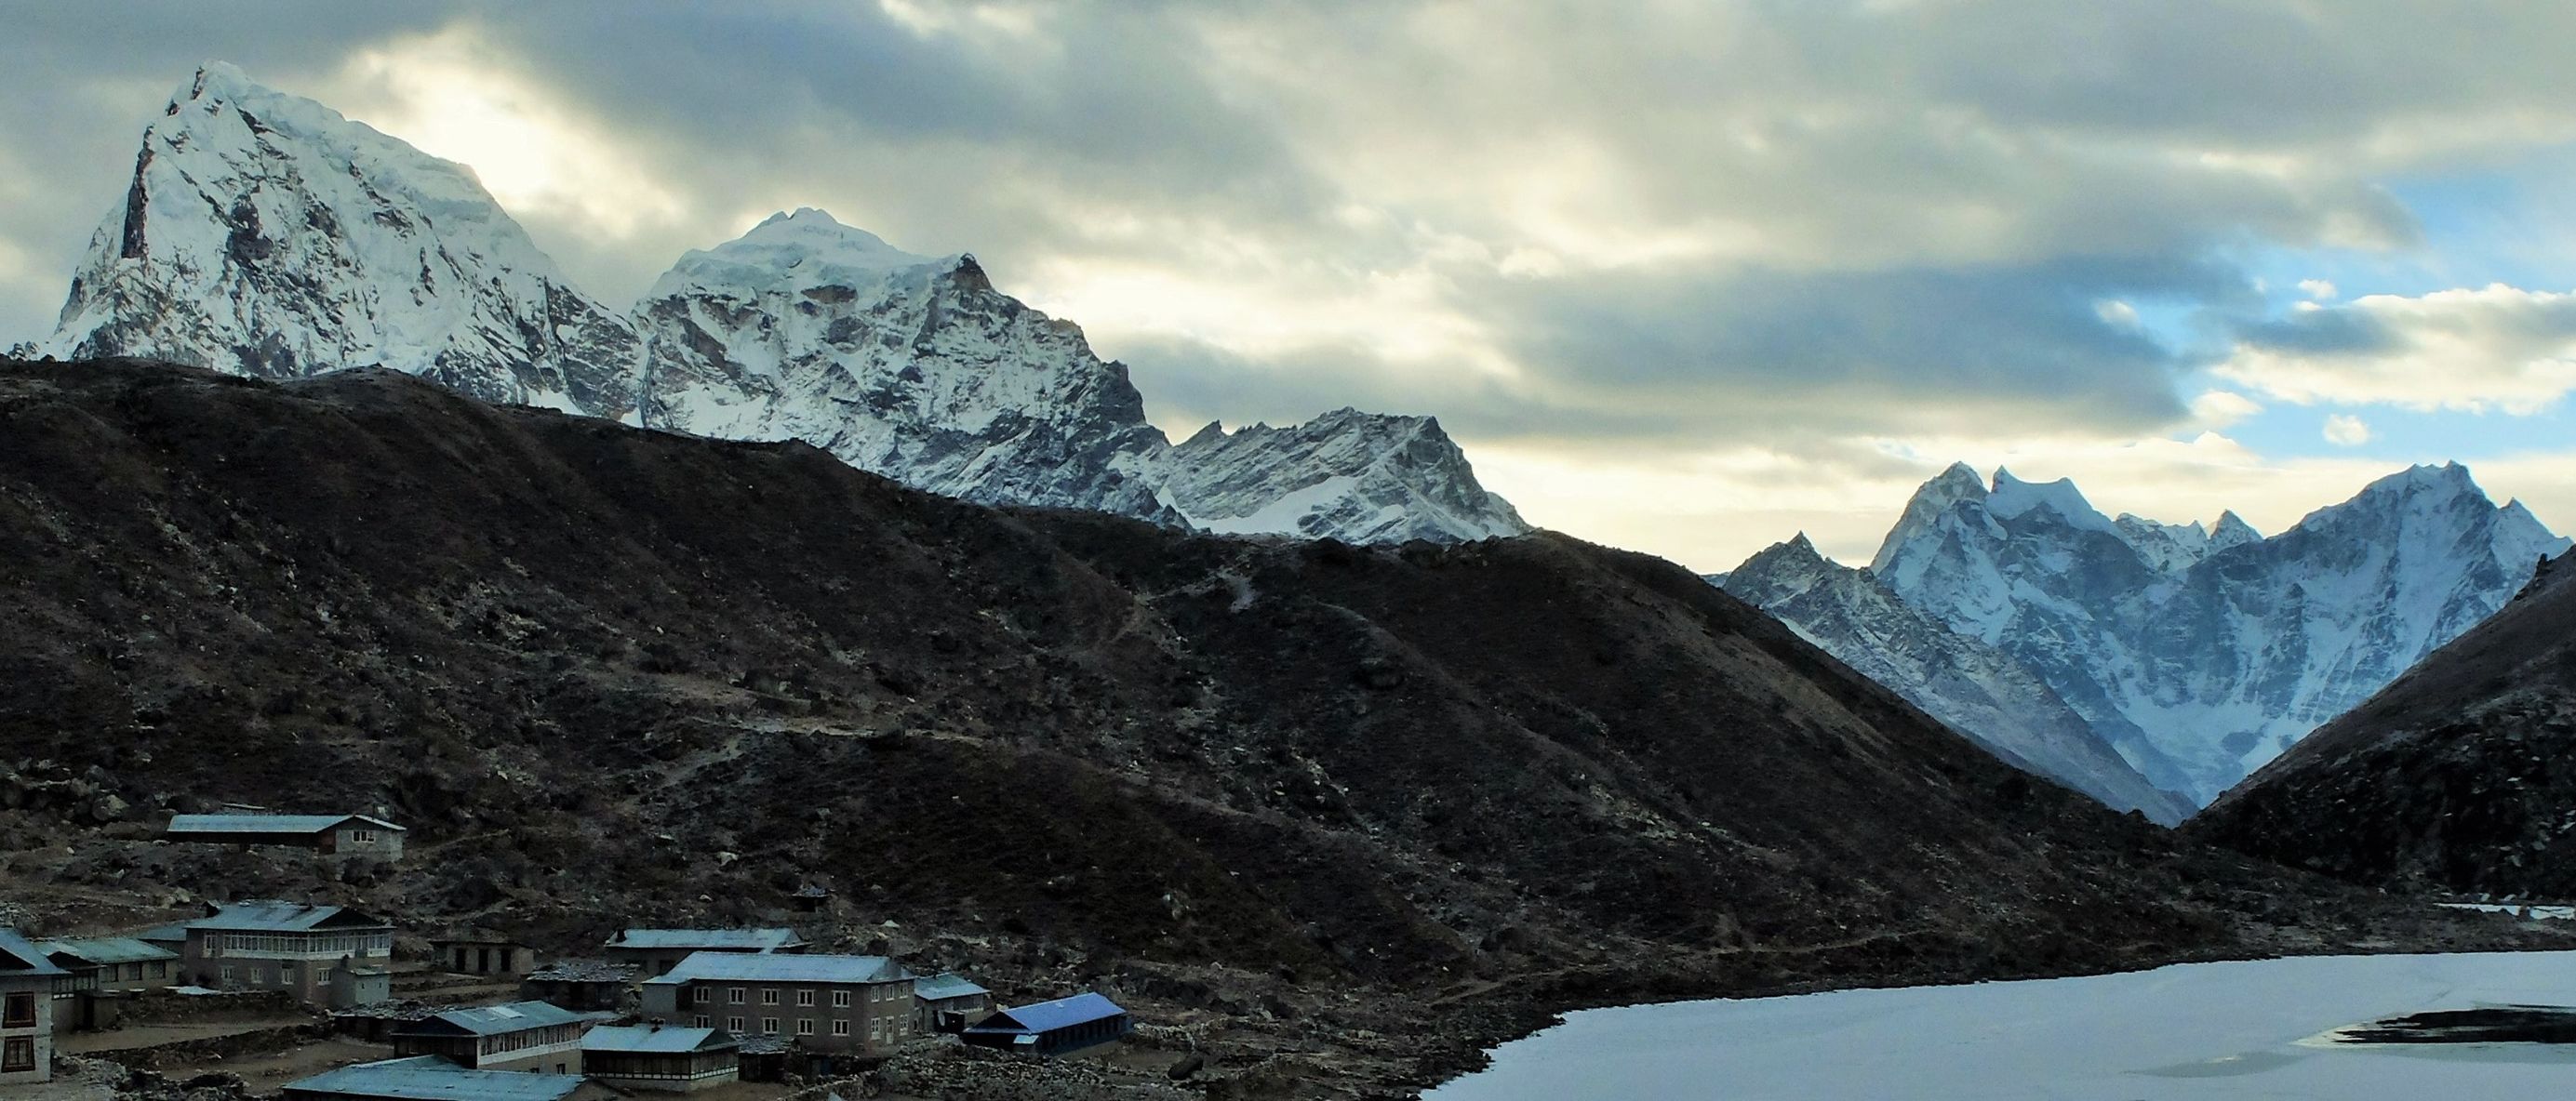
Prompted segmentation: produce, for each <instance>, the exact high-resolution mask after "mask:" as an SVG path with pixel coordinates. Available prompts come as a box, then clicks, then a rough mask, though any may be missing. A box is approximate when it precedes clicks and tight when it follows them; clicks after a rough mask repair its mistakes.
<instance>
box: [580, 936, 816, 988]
mask: <svg viewBox="0 0 2576 1101" xmlns="http://www.w3.org/2000/svg"><path fill="white" fill-rule="evenodd" d="M605 948H606V951H607V955H608V958H609V959H611V960H614V961H616V962H618V963H631V964H635V965H636V966H638V967H641V968H643V970H644V974H645V975H646V976H648V977H650V976H653V975H668V974H670V973H671V969H672V968H674V967H678V966H679V965H680V961H681V960H684V959H687V958H689V957H690V956H691V955H692V954H695V953H698V952H745V953H795V952H802V951H804V950H805V949H806V944H805V938H803V937H801V936H798V935H796V930H794V929H785V928H777V929H621V930H619V931H618V933H617V935H616V936H613V937H610V938H608V943H607V945H606V946H605Z"/></svg>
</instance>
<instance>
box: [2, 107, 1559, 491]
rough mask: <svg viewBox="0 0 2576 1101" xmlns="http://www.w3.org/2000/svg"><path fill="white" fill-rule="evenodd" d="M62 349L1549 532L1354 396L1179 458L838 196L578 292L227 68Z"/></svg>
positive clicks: (333, 117) (1088, 483)
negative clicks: (627, 282) (638, 294)
mask: <svg viewBox="0 0 2576 1101" xmlns="http://www.w3.org/2000/svg"><path fill="white" fill-rule="evenodd" d="M42 350H43V351H44V353H45V354H50V355H55V356H60V357H63V358H82V357H91V356H139V357H149V358H158V359H170V360H176V361H179V362H183V363H192V364H198V365H201V366H207V367H212V368H214V369H217V370H221V371H229V372H233V373H237V374H246V375H256V376H262V377H271V378H292V377H300V376H304V375H310V374H314V373H319V372H324V371H332V370H341V369H346V368H355V367H387V368H391V369H394V370H398V371H404V372H407V373H411V374H416V375H421V376H424V377H427V378H431V379H434V380H436V381H439V382H443V383H446V384H448V385H450V386H454V387H456V388H457V389H459V390H463V391H465V392H467V393H469V394H472V395H474V396H476V397H479V398H484V399H486V400H492V401H503V402H516V403H521V404H530V405H543V406H548V407H552V408H557V409H562V410H565V411H567V412H575V413H583V414H588V415H593V416H601V417H611V418H617V419H622V420H626V421H628V422H630V423H640V424H644V425H647V426H650V427H656V428H665V429H670V430H674V431H684V432H691V433H695V434H699V435H706V436H714V437H719V438H727V439H755V440H778V439H799V440H804V441H807V442H810V443H813V444H815V445H816V446H818V447H822V448H824V449H826V450H828V451H830V452H831V453H832V454H834V455H836V456H839V457H840V458H841V459H842V460H844V461H846V462H849V463H850V464H852V465H854V466H858V467H861V468H863V469H867V470H871V471H875V472H877V473H880V474H884V475H887V476H889V477H892V478H895V479H897V480H900V481H903V482H905V483H907V484H910V485H914V486H918V487H920V488H923V489H928V490H931V491H933V492H938V493H944V494H948V495H951V496H956V497H962V498H965V499H968V500H975V501H982V502H986V503H992V504H1018V505H1040V506H1054V507H1070V508H1086V509H1097V510H1102V511H1108V512H1115V513H1121V514H1125V515H1131V516H1138V517H1143V518H1146V519H1151V520H1155V521H1158V522H1163V523H1171V524H1185V523H1191V522H1193V520H1194V519H1195V521H1196V522H1198V523H1200V524H1201V526H1204V527H1206V528H1208V529H1210V530H1216V531H1223V532H1235V533H1243V534H1282V535H1295V536H1303V537H1312V538H1324V537H1331V538H1340V539H1345V540H1349V541H1353V542H1393V541H1401V540H1405V539H1417V538H1419V539H1434V540H1449V541H1454V540H1460V539H1476V538H1483V537H1486V536H1489V535H1516V534H1520V533H1522V532H1526V531H1528V530H1530V529H1529V526H1528V525H1527V524H1525V523H1523V522H1522V521H1521V519H1520V517H1519V516H1518V515H1517V514H1516V513H1514V512H1513V511H1512V508H1511V506H1510V504H1508V503H1507V502H1505V501H1503V499H1502V498H1500V497H1498V496H1495V495H1494V494H1491V493H1487V492H1485V490H1484V489H1483V488H1482V487H1481V486H1479V485H1478V484H1477V483H1476V479H1475V474H1474V472H1473V470H1472V469H1471V468H1470V467H1469V465H1468V463H1467V460H1466V457H1465V456H1464V455H1463V454H1461V453H1460V452H1459V450H1458V448H1457V446H1456V445H1455V444H1454V443H1452V442H1450V440H1449V439H1448V437H1447V436H1446V435H1445V434H1443V433H1442V432H1441V430H1440V427H1439V425H1438V423H1437V422H1434V421H1432V420H1430V419H1428V418H1420V417H1389V416H1380V415H1376V414H1367V413H1358V412H1354V411H1351V410H1341V411H1338V412H1335V413H1332V414H1328V415H1326V416H1324V417H1321V418H1318V419H1317V420H1315V421H1313V422H1310V423H1308V424H1306V425H1302V426H1298V427H1295V428H1290V429H1266V428H1265V429H1259V430H1256V431H1252V432H1246V433H1237V434H1235V435H1234V436H1224V435H1223V434H1222V433H1220V434H1219V435H1218V436H1217V437H1216V438H1215V439H1213V440H1206V441H1205V442H1202V439H1200V438H1194V439H1193V440H1192V442H1191V443H1190V444H1186V445H1184V446H1182V447H1179V448H1174V447H1172V446H1171V444H1170V442H1169V441H1168V440H1167V439H1166V438H1165V437H1164V436H1163V434H1162V432H1161V431H1160V430H1158V429H1156V428H1154V427H1153V425H1152V424H1150V423H1149V422H1147V421H1146V419H1145V416H1144V401H1143V398H1142V397H1141V396H1140V395H1139V394H1138V393H1137V392H1136V389H1135V387H1134V386H1133V385H1131V384H1130V383H1129V381H1128V378H1127V371H1126V368H1125V367H1123V366H1121V365H1119V364H1117V363H1111V362H1104V361H1102V360H1101V359H1099V358H1098V357H1097V356H1094V355H1093V354H1092V352H1091V349H1090V346H1089V345H1088V343H1087V342H1085V341H1084V339H1083V336H1082V331H1081V329H1079V328H1078V327H1076V326H1075V325H1073V324H1072V323H1071V322H1068V321H1062V320H1056V319H1051V318H1049V317H1047V316H1046V315H1044V314H1042V313H1039V312H1037V311H1035V310H1032V309H1029V308H1028V307H1027V306H1025V305H1023V304H1022V303H1020V302H1019V301H1018V300H1016V299H1013V298H1011V297H1010V296H1008V295H1005V294H1002V293H1000V292H998V291H996V290H994V288H993V286H992V283H991V281H990V280H988V279H987V278H986V277H985V275H984V272H983V269H982V268H981V267H980V266H978V265H977V264H976V263H975V261H974V258H973V257H970V256H964V255H956V256H946V257H927V256H916V255H913V254H911V253H907V252H904V251H902V250H899V249H896V248H894V247H893V246H891V245H888V244H887V243H886V242H884V241H883V240H880V239H878V238H877V237H876V236H874V235H872V234H869V233H867V232H866V231H864V230H860V229H856V228H853V227H850V226H845V225H842V224H840V223H839V222H836V221H834V220H833V219H832V218H831V217H830V216H829V215H827V214H824V213H823V212H821V211H818V210H810V209H804V210H798V211H795V212H794V213H783V214H780V215H777V216H775V217H772V218H770V219H769V220H767V221H765V222H763V223H761V224H760V225H759V226H758V227H756V228H754V229H753V230H752V231H751V232H750V233H748V234H745V235H744V236H743V237H741V238H739V239H737V240H734V241H731V242H728V243H726V244H723V245H719V246H717V247H715V248H712V249H706V250H702V251H693V252H691V253H689V254H688V255H686V256H684V257H682V258H681V260H680V262H679V263H678V264H677V265H676V266H674V267H673V268H672V269H671V270H670V271H669V272H668V273H666V274H665V275H663V276H662V278H661V279H660V280H659V281H658V282H656V283H655V284H654V287H653V289H652V291H651V292H649V293H648V294H646V296H645V297H644V299H643V301H641V302H639V303H638V304H637V305H636V307H635V309H634V311H633V313H632V315H631V316H629V315H626V314H622V313H620V312H618V311H614V310H611V309H609V308H607V307H605V306H603V305H601V304H600V303H599V302H597V301H596V300H594V299H591V298H589V297H587V296H584V295H582V294H581V293H580V292H579V291H577V290H575V289H573V288H572V287H571V286H570V285H569V284H568V283H567V282H566V281H565V280H564V278H563V277H562V275H561V273H560V272H559V271H558V270H557V269H556V267H555V265H554V262H553V261H552V260H550V259H549V258H547V257H546V256H545V254H544V253H543V252H541V251H539V250H538V249H537V248H536V246H535V244H534V243H533V242H531V241H530V240H529V239H528V237H527V234H526V233H525V232H524V231H522V230H521V229H520V228H519V226H518V224H517V223H516V222H514V221H512V220H511V219H510V216H509V215H508V214H507V213H506V212H504V211H503V210H502V209H501V208H500V206H499V204H498V203H496V202H495V201H493V199H492V197H491V195H490V194H488V193H486V192H485V191H484V190H483V188H482V187H481V185H479V184H478V183H476V182H475V180H474V177H473V174H472V172H471V171H469V170H468V169H466V168H464V167H463V166H460V165H456V164H453V163H451V162H448V161H443V160H440V159H438V158H435V157H431V156H428V155H427V154H424V153H421V152H420V151H418V150H416V149H413V148H411V147H410V146H408V145H405V144H404V143H402V142H400V141H397V140H395V139H393V138H390V137H386V136H385V135H383V134H380V133H378V132H376V131H375V130H373V129H370V128H368V127H366V126H364V125H361V124H358V123H354V122H350V121H348V120H346V119H344V118H342V117H341V116H340V115H338V114H337V113H335V112H333V111H331V110H330V109H328V108H326V107H323V106H322V105H320V104H317V103H314V102H312V101H310V100H305V99H300V98H297V97H294V96H288V95H283V94H280V93H277V92H273V91H270V90H268V89H266V88H262V87H260V86H258V85H256V84H253V83H251V82H250V81H249V80H248V79H247V78H245V77H243V76H242V74H241V73H240V71H239V70H236V69H234V68H232V67H231V66H228V65H222V64H212V63H210V64H208V65H207V66H206V67H205V68H204V69H202V70H200V71H199V73H198V74H197V77H196V79H195V80H193V81H192V82H190V84H189V85H188V87H186V88H185V89H183V90H182V91H181V92H180V94H179V95H178V96H177V97H176V98H174V100H173V101H172V103H171V105H170V109H169V111H168V112H167V114H166V115H165V116H164V117H163V118H162V119H160V120H158V121H156V122H155V123H154V124H153V125H152V126H151V127H150V128H149V129H148V130H147V131H146V132H145V135H144V142H143V150H142V153H141V155H140V157H139V158H138V160H137V162H136V169H135V177H134V183H133V185H132V187H131V188H130V191H129V195H128V197H127V199H126V201H125V202H124V203H122V204H120V205H119V207H118V209H117V210H116V211H114V212H113V213H112V214H111V215H110V216H109V218H108V219H107V222H106V224H105V225H104V226H102V227H101V228H100V230H99V232H98V234H97V235H96V236H95V237H93V238H92V241H91V247H90V252H89V256H88V258H87V260H86V261H85V263H84V264H83V265H82V268H81V270H80V272H79V274H78V275H77V276H76V277H75V278H74V279H73V282H72V290H71V296H70V299H69V301H68V302H67V303H66V305H65V306H64V310H63V317H62V321H61V324H60V326H59V327H58V328H57V330H56V332H55V334H54V336H53V337H52V339H50V340H49V341H47V342H46V343H45V345H44V347H43V349H42ZM1207 435H1208V434H1207V433H1204V432H1203V433H1201V434H1200V437H1202V438H1204V437H1207ZM1201 462H1205V463H1207V464H1209V468H1208V469H1204V470H1202V469H1200V468H1199V466H1198V465H1197V464H1199V463H1201Z"/></svg>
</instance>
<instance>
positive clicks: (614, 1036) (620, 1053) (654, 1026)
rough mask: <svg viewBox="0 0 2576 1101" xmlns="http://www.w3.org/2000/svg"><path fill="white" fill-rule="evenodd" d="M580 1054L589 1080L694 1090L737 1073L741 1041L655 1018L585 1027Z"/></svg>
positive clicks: (641, 1087)
mask: <svg viewBox="0 0 2576 1101" xmlns="http://www.w3.org/2000/svg"><path fill="white" fill-rule="evenodd" d="M581 1058H582V1066H583V1067H585V1068H586V1070H585V1071H584V1073H586V1074H588V1075H589V1076H590V1078H591V1080H592V1081H595V1082H603V1083H606V1084H608V1085H611V1086H616V1087H618V1088H619V1089H627V1090H654V1091H659V1092H666V1093H694V1092H697V1091H698V1090H702V1089H712V1088H714V1087H716V1086H722V1085H726V1084H728V1083H731V1082H735V1081H738V1080H740V1078H741V1076H742V1042H741V1041H739V1040H736V1039H734V1037H733V1034H732V1033H729V1032H726V1031H724V1030H723V1029H717V1028H680V1027H677V1026H674V1025H667V1024H663V1023H662V1022H660V1021H652V1022H648V1023H645V1024H640V1025H602V1026H600V1027H598V1028H594V1029H591V1030H590V1032H589V1034H588V1035H585V1036H583V1037H582V1038H581Z"/></svg>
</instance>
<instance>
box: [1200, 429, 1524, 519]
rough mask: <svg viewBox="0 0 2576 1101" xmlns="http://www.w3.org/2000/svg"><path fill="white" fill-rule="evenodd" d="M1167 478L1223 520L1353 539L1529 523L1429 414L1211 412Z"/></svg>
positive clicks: (1203, 511) (1208, 514) (1205, 515)
mask: <svg viewBox="0 0 2576 1101" xmlns="http://www.w3.org/2000/svg"><path fill="white" fill-rule="evenodd" d="M1166 471H1167V473H1166V476H1165V482H1164V489H1165V492H1166V494H1167V496H1168V497H1169V498H1170V500H1171V501H1172V502H1173V504H1174V505H1175V506H1177V507H1178V508H1179V509H1180V510H1181V513H1182V514H1183V515H1185V516H1187V517H1189V519H1190V522H1191V523H1193V524H1196V525H1197V526H1199V527H1202V528H1205V529H1207V530H1209V531H1216V532H1266V531H1288V532H1294V533H1297V534H1301V535H1318V536H1322V535H1331V536H1334V537H1336V538H1339V539H1343V540H1346V541H1349V542H1359V543H1380V542H1402V541H1404V540H1407V539H1429V540H1434V541H1437V542H1465V541H1473V540H1477V539H1486V538H1492V537H1496V536H1509V535H1518V534H1520V533H1522V532H1525V531H1528V530H1529V525H1528V524H1526V523H1523V522H1522V521H1521V517H1520V513H1518V512H1516V511H1514V510H1513V509H1512V506H1511V502H1509V501H1505V500H1503V499H1502V497H1501V496H1499V495H1497V494H1493V493H1489V492H1486V491H1485V489H1484V487H1482V486H1479V485H1477V484H1476V474H1475V471H1473V470H1471V469H1469V467H1468V465H1467V456H1466V455H1465V453H1463V452H1461V451H1459V450H1458V445H1457V444H1455V443H1453V442H1451V441H1450V439H1449V436H1448V434H1447V433H1444V432H1442V431H1440V422H1439V421H1436V420H1433V419H1431V418H1429V417H1389V416H1381V415H1378V414H1375V413H1362V412H1360V411H1358V410H1355V409H1336V410H1334V411H1332V412H1330V413H1326V414H1324V415H1323V416H1320V417H1317V418H1315V419H1314V420H1311V421H1307V422H1306V423H1304V424H1300V425H1292V426H1289V427H1287V428H1272V427H1270V426H1268V425H1262V424H1256V425H1253V426H1252V427H1250V428H1245V429H1241V430H1238V431H1235V432H1232V433H1228V432H1227V431H1225V429H1224V427H1223V426H1221V425H1217V424H1213V423H1212V424H1209V425H1208V426H1207V427H1205V428H1202V429H1200V430H1199V431H1198V434H1196V435H1194V436H1191V437H1190V438H1189V439H1187V440H1184V441H1182V443H1181V445H1180V446H1179V447H1176V448H1174V449H1172V452H1171V455H1170V456H1169V457H1168V459H1167V465H1166Z"/></svg>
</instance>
